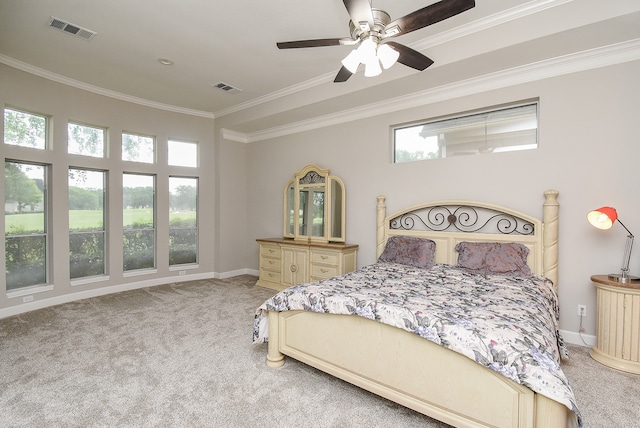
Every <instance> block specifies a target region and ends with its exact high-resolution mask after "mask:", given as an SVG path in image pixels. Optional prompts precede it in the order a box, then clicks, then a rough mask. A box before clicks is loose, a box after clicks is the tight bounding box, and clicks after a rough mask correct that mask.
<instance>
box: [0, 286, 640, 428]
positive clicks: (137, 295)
mask: <svg viewBox="0 0 640 428" xmlns="http://www.w3.org/2000/svg"><path fill="white" fill-rule="evenodd" d="M255 281H256V278H255V277H253V276H248V275H244V276H239V277H235V278H230V279H227V280H206V281H192V282H186V283H179V284H171V285H165V286H158V287H152V288H146V289H141V290H135V291H130V292H124V293H118V294H114V295H109V296H103V297H98V298H93V299H87V300H82V301H78V302H73V303H68V304H65V305H60V306H56V307H52V308H47V309H42V310H38V311H34V312H30V313H27V314H23V315H19V316H15V317H11V318H6V319H2V320H0V424H1V425H2V426H5V427H85V426H92V427H95V426H100V427H103V426H119V427H155V426H162V427H276V426H277V427H306V426H313V427H354V426H370V427H445V426H446V425H444V424H442V423H439V422H437V421H434V420H432V419H429V418H428V417H426V416H423V415H421V414H418V413H416V412H414V411H412V410H409V409H406V408H404V407H402V406H399V405H396V404H394V403H391V402H389V401H387V400H385V399H382V398H380V397H377V396H375V395H373V394H370V393H368V392H366V391H363V390H361V389H359V388H357V387H354V386H352V385H350V384H348V383H345V382H342V381H340V380H338V379H335V378H333V377H331V376H328V375H326V374H324V373H322V372H319V371H317V370H315V369H313V368H311V367H308V366H306V365H304V364H302V363H299V362H297V361H294V360H291V359H287V362H286V364H285V366H284V367H282V368H280V369H271V368H268V367H267V366H266V364H265V358H266V345H253V344H252V343H251V334H252V328H253V315H254V312H255V309H256V308H257V307H258V306H259V305H260V304H261V303H262V302H263V301H264V300H266V299H267V298H268V297H270V296H271V295H272V294H273V291H271V290H268V289H264V288H260V287H256V286H255V285H254V284H255ZM570 351H571V356H572V358H571V360H569V361H568V362H567V363H566V364H565V366H564V370H565V372H566V373H567V376H568V378H569V380H570V381H571V383H572V386H573V388H574V391H575V394H576V398H577V401H578V405H579V406H580V408H581V411H582V414H583V418H584V422H585V426H586V427H593V428H596V427H607V428H609V427H640V415H639V410H638V406H637V400H638V397H640V376H634V375H631V374H627V373H623V372H619V371H616V370H612V369H609V368H607V367H605V366H602V365H601V364H598V363H597V362H595V361H593V360H592V359H591V358H590V357H589V356H588V348H583V347H579V346H571V347H570Z"/></svg>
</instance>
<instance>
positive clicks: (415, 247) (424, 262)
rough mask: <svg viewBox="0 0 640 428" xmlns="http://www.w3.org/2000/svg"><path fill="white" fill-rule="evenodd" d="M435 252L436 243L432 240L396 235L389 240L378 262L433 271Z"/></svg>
mask: <svg viewBox="0 0 640 428" xmlns="http://www.w3.org/2000/svg"><path fill="white" fill-rule="evenodd" d="M435 251H436V243H435V242H434V241H432V240H431V239H426V238H418V237H415V236H400V235H395V236H392V237H390V238H389V239H388V240H387V244H386V245H385V247H384V251H383V252H382V254H380V257H379V258H378V261H379V262H392V263H400V264H403V265H408V266H414V267H419V268H425V269H431V268H432V267H433V265H434V260H435Z"/></svg>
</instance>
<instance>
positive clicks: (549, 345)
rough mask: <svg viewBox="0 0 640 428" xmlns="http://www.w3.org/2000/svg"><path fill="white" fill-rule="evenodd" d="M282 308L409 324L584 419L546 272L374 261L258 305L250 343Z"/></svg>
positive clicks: (264, 334)
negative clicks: (486, 271)
mask: <svg viewBox="0 0 640 428" xmlns="http://www.w3.org/2000/svg"><path fill="white" fill-rule="evenodd" d="M287 310H306V311H312V312H326V313H332V314H348V315H358V316H361V317H365V318H369V319H372V320H376V321H379V322H382V323H385V324H388V325H391V326H394V327H397V328H401V329H403V330H407V331H409V332H411V333H414V334H417V335H419V336H422V337H424V338H425V339H427V340H430V341H432V342H435V343H437V344H440V345H442V346H445V347H447V348H449V349H451V350H453V351H456V352H459V353H461V354H463V355H466V356H467V357H469V358H471V359H473V360H475V361H476V362H478V363H480V364H482V365H484V366H486V367H488V368H490V369H492V370H495V371H497V372H499V373H500V374H502V375H504V376H506V377H508V378H509V379H511V380H513V381H515V382H517V383H519V384H521V385H524V386H526V387H528V388H530V389H532V390H533V391H535V392H538V393H540V394H542V395H545V396H546V397H549V398H551V399H552V400H555V401H558V402H560V403H562V404H564V405H566V406H567V407H568V408H569V409H571V410H572V411H573V412H574V413H575V414H576V415H577V416H578V422H579V424H580V425H582V423H581V418H580V413H579V411H578V408H577V406H576V402H575V398H574V394H573V391H572V389H571V386H570V385H569V382H568V380H567V378H566V377H565V375H564V373H563V372H562V369H561V368H560V358H567V357H568V355H567V350H566V348H565V346H564V342H563V340H562V338H561V336H560V333H559V331H558V329H559V323H558V313H559V310H558V299H557V295H556V292H555V290H554V288H553V285H552V284H551V281H549V280H547V279H545V278H543V277H528V278H518V277H508V276H501V275H483V274H476V273H470V272H468V271H465V270H463V269H460V268H456V267H454V266H450V265H443V264H440V265H436V266H434V267H433V268H431V269H429V270H426V269H420V268H413V267H410V266H405V265H400V264H396V263H376V264H373V265H370V266H365V267H363V268H362V269H359V270H357V271H355V272H351V273H348V274H346V275H343V276H340V277H336V278H331V279H326V280H323V281H318V282H312V283H308V284H300V285H295V286H293V287H290V288H288V289H286V290H283V291H281V292H280V293H278V294H276V295H275V296H273V297H272V298H270V299H269V300H267V301H266V302H265V303H264V304H262V306H260V307H259V308H258V310H257V312H256V315H255V321H254V331H253V341H254V343H263V342H267V341H268V318H267V312H268V311H287Z"/></svg>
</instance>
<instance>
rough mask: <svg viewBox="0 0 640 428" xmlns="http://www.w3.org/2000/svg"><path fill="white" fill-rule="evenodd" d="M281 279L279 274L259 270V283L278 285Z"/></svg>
mask: <svg viewBox="0 0 640 428" xmlns="http://www.w3.org/2000/svg"><path fill="white" fill-rule="evenodd" d="M281 279H282V275H281V274H280V272H279V271H278V272H274V271H271V270H263V269H260V280H261V281H268V282H275V283H278V284H280V282H281Z"/></svg>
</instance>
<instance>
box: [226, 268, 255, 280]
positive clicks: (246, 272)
mask: <svg viewBox="0 0 640 428" xmlns="http://www.w3.org/2000/svg"><path fill="white" fill-rule="evenodd" d="M238 275H253V276H258V275H259V272H258V271H257V270H256V269H247V268H245V269H238V270H232V271H229V272H222V273H219V274H217V275H216V276H215V278H217V279H226V278H232V277H234V276H238Z"/></svg>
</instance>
